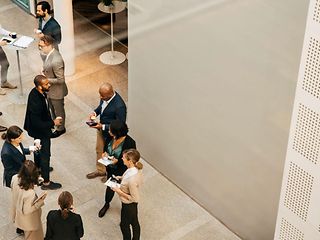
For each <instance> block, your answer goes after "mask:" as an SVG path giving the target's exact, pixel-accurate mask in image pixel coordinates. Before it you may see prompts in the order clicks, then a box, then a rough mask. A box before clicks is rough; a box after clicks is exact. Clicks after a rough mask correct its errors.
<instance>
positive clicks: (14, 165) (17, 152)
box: [1, 126, 36, 187]
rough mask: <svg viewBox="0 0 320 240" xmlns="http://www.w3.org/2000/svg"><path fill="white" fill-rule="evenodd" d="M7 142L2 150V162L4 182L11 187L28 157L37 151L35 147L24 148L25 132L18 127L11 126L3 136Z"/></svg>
mask: <svg viewBox="0 0 320 240" xmlns="http://www.w3.org/2000/svg"><path fill="white" fill-rule="evenodd" d="M1 137H2V139H5V142H4V144H3V146H2V149H1V161H2V164H3V166H4V173H3V182H4V184H5V186H6V187H10V184H11V179H12V176H13V175H15V174H17V173H18V172H19V170H20V168H21V167H22V165H23V163H24V161H25V160H26V155H29V154H30V153H31V152H33V151H35V150H36V147H35V146H30V147H28V148H25V147H23V145H22V143H21V142H22V139H23V130H22V129H21V128H19V127H18V126H11V127H9V128H8V131H7V132H6V133H3V134H2V136H1Z"/></svg>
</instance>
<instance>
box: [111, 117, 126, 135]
mask: <svg viewBox="0 0 320 240" xmlns="http://www.w3.org/2000/svg"><path fill="white" fill-rule="evenodd" d="M109 129H110V132H111V133H112V134H113V135H114V136H115V138H116V139H118V138H121V137H124V136H126V135H127V134H128V131H129V128H128V126H127V124H126V123H125V122H123V121H121V120H113V121H112V122H111V123H110V125H109Z"/></svg>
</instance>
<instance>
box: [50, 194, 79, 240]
mask: <svg viewBox="0 0 320 240" xmlns="http://www.w3.org/2000/svg"><path fill="white" fill-rule="evenodd" d="M58 204H59V206H60V209H59V210H51V211H50V212H49V213H48V216H47V232H46V237H45V238H44V239H45V240H61V239H64V240H78V239H80V238H81V237H83V233H84V231H83V224H82V219H81V216H80V215H79V214H76V213H75V212H74V208H73V197H72V195H71V193H70V192H68V191H64V192H62V193H61V194H60V196H59V198H58Z"/></svg>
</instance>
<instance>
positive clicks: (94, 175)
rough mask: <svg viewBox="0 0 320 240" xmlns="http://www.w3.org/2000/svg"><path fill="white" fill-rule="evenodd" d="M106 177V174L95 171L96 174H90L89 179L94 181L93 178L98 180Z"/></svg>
mask: <svg viewBox="0 0 320 240" xmlns="http://www.w3.org/2000/svg"><path fill="white" fill-rule="evenodd" d="M105 175H106V174H105V173H100V172H98V171H94V172H91V173H88V174H87V178H88V179H92V178H96V177H103V176H105Z"/></svg>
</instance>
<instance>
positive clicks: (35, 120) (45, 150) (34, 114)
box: [24, 75, 62, 190]
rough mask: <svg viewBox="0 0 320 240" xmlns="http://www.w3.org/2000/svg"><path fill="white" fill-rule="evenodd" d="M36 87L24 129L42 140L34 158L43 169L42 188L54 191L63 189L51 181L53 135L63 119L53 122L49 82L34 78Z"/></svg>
mask: <svg viewBox="0 0 320 240" xmlns="http://www.w3.org/2000/svg"><path fill="white" fill-rule="evenodd" d="M34 85H35V87H34V88H33V89H32V90H31V92H30V93H29V96H28V103H27V111H26V116H25V120H24V129H25V130H26V131H27V132H28V134H29V136H30V137H33V138H34V139H40V141H41V149H40V151H39V153H38V154H35V156H34V162H35V164H36V166H37V167H38V168H40V169H41V176H42V177H43V179H44V182H43V184H42V186H41V189H43V190H47V189H48V190H54V189H58V188H61V187H62V186H61V184H60V183H55V182H52V181H50V176H49V173H50V156H51V153H50V146H51V140H50V137H51V134H52V130H51V129H53V128H54V126H59V125H61V118H59V117H57V118H55V119H54V120H52V117H51V116H52V114H51V109H50V107H49V104H48V100H47V92H48V91H49V88H50V83H49V80H48V79H47V78H46V77H45V76H43V75H37V76H36V77H35V78H34Z"/></svg>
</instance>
